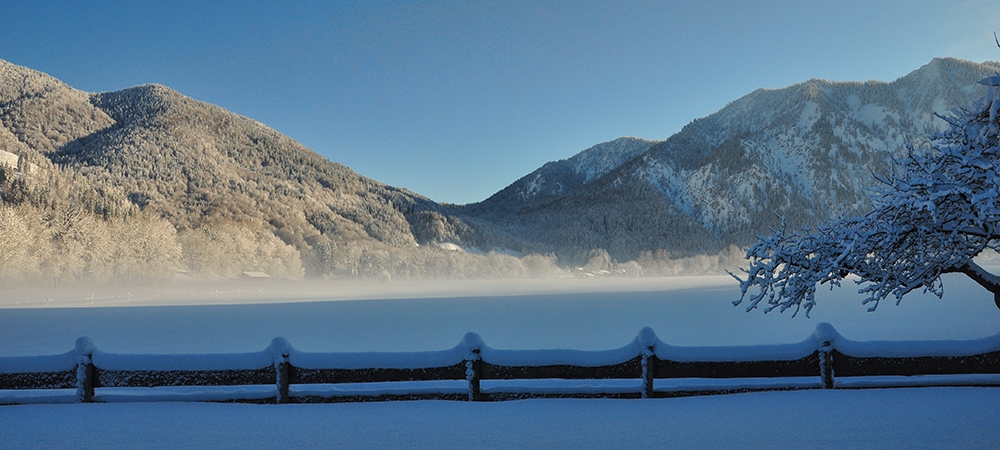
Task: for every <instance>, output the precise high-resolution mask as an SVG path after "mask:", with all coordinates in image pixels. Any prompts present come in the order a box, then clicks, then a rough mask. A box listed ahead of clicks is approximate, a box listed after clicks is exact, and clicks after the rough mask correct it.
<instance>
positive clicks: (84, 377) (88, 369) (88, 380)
mask: <svg viewBox="0 0 1000 450" xmlns="http://www.w3.org/2000/svg"><path fill="white" fill-rule="evenodd" d="M93 356H94V342H93V341H91V340H90V338H89V337H86V336H85V337H82V338H80V339H77V340H76V397H77V400H79V401H81V402H84V403H90V402H92V401H94V385H95V384H97V383H96V382H97V368H96V367H94V361H93Z"/></svg>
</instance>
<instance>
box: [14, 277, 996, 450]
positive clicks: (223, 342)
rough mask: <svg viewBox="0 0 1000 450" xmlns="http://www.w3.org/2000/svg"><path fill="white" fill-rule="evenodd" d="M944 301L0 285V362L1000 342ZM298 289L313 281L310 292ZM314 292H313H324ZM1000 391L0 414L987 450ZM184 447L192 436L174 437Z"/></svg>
mask: <svg viewBox="0 0 1000 450" xmlns="http://www.w3.org/2000/svg"><path fill="white" fill-rule="evenodd" d="M945 286H946V289H947V290H946V296H945V298H944V299H937V298H936V297H933V296H912V297H907V298H906V299H904V301H903V304H902V305H901V306H899V307H897V306H895V305H894V304H892V303H885V304H883V305H881V307H880V308H879V310H878V311H876V312H874V313H866V312H865V308H864V307H863V306H861V304H860V298H859V297H857V296H856V295H853V294H852V293H851V291H852V288H853V286H845V287H846V289H843V288H842V289H839V290H837V291H834V292H828V291H824V292H822V293H821V294H820V298H819V305H818V306H817V309H816V310H814V311H813V315H812V318H805V317H798V318H795V319H792V318H790V316H789V314H787V313H786V314H784V315H779V314H776V313H771V314H767V315H763V314H760V313H759V312H756V313H751V314H746V313H744V312H743V310H742V309H740V308H734V307H733V306H732V305H731V304H730V301H731V300H733V299H734V298H735V297H736V292H737V290H736V287H735V284H734V283H733V281H732V279H730V278H728V277H691V278H674V279H651V280H561V281H555V282H544V283H542V282H532V281H522V282H475V283H472V282H463V283H445V284H442V283H386V284H377V285H359V284H355V283H337V284H323V285H290V284H282V283H263V284H228V285H219V286H211V285H196V286H187V287H185V288H178V287H169V288H167V287H160V288H146V289H131V290H109V289H103V290H101V289H92V290H86V291H85V290H82V289H77V290H63V291H55V290H53V291H50V292H46V291H39V290H34V291H19V292H15V291H5V292H3V293H0V356H14V355H43V354H55V353H64V352H67V351H69V350H71V349H72V348H73V343H74V341H75V340H76V338H78V337H81V336H90V337H91V338H92V339H93V340H94V342H95V343H96V345H97V346H98V347H99V348H101V349H103V350H105V351H111V352H122V353H219V352H247V351H257V350H261V349H264V348H265V347H267V345H268V344H269V343H270V341H271V339H272V338H274V337H276V336H284V337H286V338H287V339H288V340H289V342H290V343H291V344H292V345H293V346H294V347H295V348H297V349H299V350H304V351H419V350H443V349H447V348H451V347H453V346H455V345H456V344H457V343H458V342H459V341H460V340H461V339H462V336H463V335H464V334H465V333H466V332H469V331H474V332H477V333H479V334H480V335H481V336H482V337H483V339H484V341H485V342H486V344H487V345H489V346H491V347H493V348H502V349H541V348H548V349H553V348H556V349H557V348H569V349H588V350H589V349H611V348H616V347H620V346H622V345H625V344H627V343H628V342H630V341H631V340H632V339H633V337H635V335H636V333H637V332H638V331H639V330H640V329H641V328H642V327H645V326H649V327H652V328H653V330H655V331H656V333H657V335H658V336H659V337H660V339H661V340H663V341H664V342H666V343H669V344H674V345H694V346H716V345H723V346H726V345H746V344H760V343H791V342H800V341H802V340H804V339H805V338H806V337H808V336H809V335H810V334H811V333H812V332H813V330H814V328H815V327H816V324H817V323H820V322H829V323H831V324H833V326H834V327H835V328H836V329H837V330H838V331H839V332H840V333H841V334H842V335H843V336H845V337H846V338H849V339H852V340H859V341H864V340H890V341H898V340H926V339H931V340H965V339H975V338H982V337H987V336H992V335H995V334H997V333H1000V310H997V308H996V307H995V306H994V305H993V301H992V299H991V298H990V296H989V294H987V293H986V292H985V291H982V290H981V289H980V288H978V287H977V286H975V285H974V284H972V283H971V282H968V281H967V280H965V279H964V278H962V277H950V278H947V279H946V280H945ZM304 287H309V288H310V289H309V290H304V289H303V288H304ZM316 289H318V290H316ZM998 400H1000V389H995V388H933V389H931V388H925V389H891V390H862V391H800V392H770V393H756V394H740V395H730V396H716V397H701V398H681V399H657V400H528V401H515V402H505V403H488V404H468V403H462V402H438V401H420V402H399V403H378V404H343V405H260V406H258V405H231V404H194V403H152V404H151V403H145V404H92V405H22V406H7V407H0V443H3V445H2V446H3V447H8V448H24V447H28V448H30V447H44V448H50V447H65V446H69V445H71V443H72V445H73V446H77V445H79V446H83V447H85V448H104V447H108V446H112V447H122V446H125V447H133V446H139V447H165V446H170V447H178V446H190V445H194V446H198V447H208V446H223V447H258V446H261V445H266V446H293V447H296V446H298V447H319V446H324V447H329V446H347V447H373V446H390V447H445V448H449V447H451V448H459V447H468V446H481V447H490V448H495V447H525V446H528V447H585V448H587V447H589V448H607V447H663V446H665V445H668V444H679V445H681V446H682V447H736V446H741V447H776V446H777V447H791V446H795V447H800V446H805V447H840V448H843V447H935V448H941V447H955V448H958V447H961V448H970V447H971V448H974V447H981V448H983V447H991V446H992V444H995V442H996V441H997V438H998V437H1000V430H998V428H997V427H996V426H995V425H996V423H997V420H998V419H1000V408H996V405H997V404H998ZM185 444H188V445H185Z"/></svg>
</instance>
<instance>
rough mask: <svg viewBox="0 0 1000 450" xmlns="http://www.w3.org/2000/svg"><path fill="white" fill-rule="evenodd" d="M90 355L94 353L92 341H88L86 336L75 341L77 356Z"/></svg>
mask: <svg viewBox="0 0 1000 450" xmlns="http://www.w3.org/2000/svg"><path fill="white" fill-rule="evenodd" d="M91 353H94V341H92V340H90V338H89V337H87V336H84V337H82V338H79V339H77V340H76V354H77V355H89V354H91Z"/></svg>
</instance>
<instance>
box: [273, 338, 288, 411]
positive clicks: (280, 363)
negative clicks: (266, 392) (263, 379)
mask: <svg viewBox="0 0 1000 450" xmlns="http://www.w3.org/2000/svg"><path fill="white" fill-rule="evenodd" d="M291 347H292V346H291V345H289V344H288V341H287V340H286V339H285V338H283V337H276V338H274V339H273V340H271V346H270V350H271V354H272V356H274V372H275V376H276V379H277V385H278V386H277V387H278V394H277V396H275V401H276V402H277V403H278V404H279V405H280V404H282V403H289V395H288V387H289V384H290V383H291V380H290V378H291V377H290V376H289V375H290V373H291V371H292V367H291V363H289V362H288V355H289V354H290V353H291V350H292V349H291Z"/></svg>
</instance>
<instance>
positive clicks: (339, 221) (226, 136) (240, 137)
mask: <svg viewBox="0 0 1000 450" xmlns="http://www.w3.org/2000/svg"><path fill="white" fill-rule="evenodd" d="M0 150H3V151H5V152H8V153H9V154H15V155H19V156H20V157H21V160H22V161H24V164H23V165H24V167H22V168H21V169H26V168H27V167H29V166H28V165H29V164H34V165H35V166H37V167H40V168H41V170H38V171H36V172H34V175H31V176H18V177H13V176H7V177H6V178H8V179H9V180H8V181H9V182H8V184H9V185H10V186H8V187H6V188H4V187H3V186H0V192H2V193H3V197H4V201H5V202H6V203H8V204H19V203H22V200H23V201H28V203H31V204H34V205H35V206H36V207H47V206H45V205H43V203H45V201H49V202H50V203H51V200H45V199H52V198H64V197H66V196H65V195H62V194H58V195H56V194H53V193H52V191H53V189H55V188H56V187H58V186H59V185H73V186H75V187H74V188H73V189H71V190H77V191H87V192H89V194H87V195H86V197H87V198H88V202H87V204H86V205H84V204H81V202H79V201H75V200H66V201H64V203H67V205H68V206H67V208H70V207H72V208H76V209H80V208H82V209H83V210H86V211H87V212H88V213H94V214H97V215H99V216H102V217H103V218H105V219H108V218H110V217H112V216H114V217H126V216H129V215H134V214H139V213H142V214H144V215H146V216H149V217H154V218H157V219H159V218H163V219H166V220H168V221H169V222H170V223H171V224H172V225H173V226H174V227H175V228H176V230H177V232H178V233H180V234H181V240H182V241H184V240H185V236H186V237H187V238H190V239H193V240H194V241H196V242H202V241H205V240H215V241H220V242H225V243H224V244H223V243H220V244H219V245H220V246H222V247H227V246H228V247H239V246H240V245H243V244H240V243H239V242H242V241H246V240H247V239H249V241H253V245H255V246H257V247H261V246H270V247H283V246H291V247H293V248H294V250H296V251H298V253H299V254H300V255H301V256H302V258H304V259H307V260H309V261H307V262H308V263H310V264H311V265H312V266H313V268H314V269H315V270H316V272H317V274H323V273H330V272H334V271H336V270H337V269H340V270H346V271H353V272H357V271H358V270H360V269H359V267H357V263H356V260H357V259H358V257H359V253H360V252H364V251H369V250H371V251H376V250H378V251H379V252H385V251H389V249H392V248H410V247H416V246H417V244H418V240H419V241H420V242H421V243H424V242H433V241H439V240H441V241H443V240H447V239H449V238H451V240H454V241H460V242H463V243H465V242H466V241H470V240H472V241H474V240H475V235H476V233H477V232H476V231H475V227H473V226H472V225H470V224H467V223H465V222H464V221H462V220H461V219H459V218H456V217H449V216H446V215H443V214H441V213H439V212H437V211H438V210H439V209H440V208H439V207H438V206H437V205H436V204H435V203H434V202H432V201H430V200H428V199H426V198H424V197H422V196H419V195H417V194H414V193H412V192H409V191H406V190H403V189H399V188H394V187H391V186H387V185H385V184H382V183H379V182H377V181H374V180H371V179H368V178H365V177H363V176H360V175H358V174H356V173H354V172H353V171H351V170H350V169H348V168H347V167H344V166H342V165H340V164H336V163H333V162H330V161H328V160H326V159H324V158H323V157H321V156H319V155H318V154H316V153H315V152H313V151H311V150H309V149H307V148H305V147H303V146H302V145H300V144H298V143H297V142H295V141H294V140H292V139H290V138H288V137H287V136H284V135H282V134H280V133H278V132H276V131H274V130H272V129H270V128H268V127H266V126H265V125H263V124H261V123H259V122H256V121H254V120H251V119H248V118H246V117H242V116H239V115H237V114H234V113H231V112H229V111H226V110H224V109H222V108H219V107H217V106H213V105H210V104H207V103H204V102H200V101H196V100H193V99H191V98H188V97H185V96H183V95H181V94H179V93H178V92H176V91H173V90H171V89H169V88H167V87H164V86H159V85H143V86H138V87H134V88H129V89H125V90H122V91H117V92H107V93H99V94H90V93H86V92H82V91H79V90H76V89H73V88H71V87H69V86H67V85H65V84H64V83H62V82H60V81H58V80H56V79H54V78H52V77H50V76H48V75H45V74H43V73H40V72H37V71H33V70H30V69H27V68H24V67H19V66H16V65H13V64H10V63H8V62H5V61H0ZM23 172H24V173H27V171H26V170H23ZM18 175H20V174H18ZM52 177H55V178H58V180H53V179H50V178H52ZM15 178H16V179H15ZM73 180H75V181H73ZM11 183H14V184H11ZM18 192H23V194H24V195H20V196H19V194H18ZM77 196H78V197H79V195H77ZM22 197H24V198H22ZM48 206H51V205H48ZM220 230H221V231H220ZM220 233H222V234H225V235H226V236H220ZM199 234H201V235H200V236H199ZM232 234H236V235H243V237H246V238H247V239H243V240H242V241H241V240H240V239H235V238H232V236H229V235H232ZM268 236H272V237H273V236H276V237H277V238H280V240H276V239H272V238H269V237H268ZM494 240H496V238H494ZM502 240H503V239H500V241H502ZM191 246H192V247H197V246H199V244H196V243H192V244H191ZM355 247H356V248H355ZM286 253H287V252H286ZM186 255H187V256H189V257H193V256H191V255H192V252H186ZM233 257H235V258H239V257H237V256H233ZM348 260H355V261H354V263H353V266H352V263H351V262H350V261H348ZM189 263H190V264H188V265H193V266H198V265H200V264H201V263H197V262H194V261H189ZM238 265H239V264H236V266H238ZM236 266H234V268H233V269H232V270H229V271H228V272H230V274H231V272H233V270H236V269H237V268H238V267H236ZM307 268H308V267H307ZM244 270H246V269H244ZM299 270H301V269H299ZM375 270H377V271H381V268H376V269H375ZM236 273H239V272H236Z"/></svg>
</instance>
